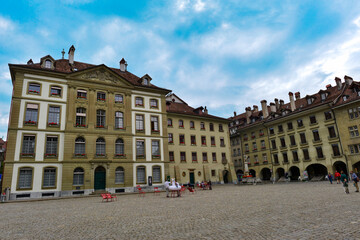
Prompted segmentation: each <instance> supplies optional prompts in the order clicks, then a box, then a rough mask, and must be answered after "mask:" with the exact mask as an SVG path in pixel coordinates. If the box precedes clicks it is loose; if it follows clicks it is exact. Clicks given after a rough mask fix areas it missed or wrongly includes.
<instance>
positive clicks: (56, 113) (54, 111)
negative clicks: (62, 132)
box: [48, 106, 60, 126]
mask: <svg viewBox="0 0 360 240" xmlns="http://www.w3.org/2000/svg"><path fill="white" fill-rule="evenodd" d="M59 124H60V107H54V106H49V116H48V125H49V126H58V125H59Z"/></svg>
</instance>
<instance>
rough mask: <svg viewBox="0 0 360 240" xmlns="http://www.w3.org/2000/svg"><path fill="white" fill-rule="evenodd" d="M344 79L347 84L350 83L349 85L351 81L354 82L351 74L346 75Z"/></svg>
mask: <svg viewBox="0 0 360 240" xmlns="http://www.w3.org/2000/svg"><path fill="white" fill-rule="evenodd" d="M344 79H345V82H346V84H347V85H349V86H350V85H351V83H352V82H353V79H352V77H349V76H346V75H345V77H344Z"/></svg>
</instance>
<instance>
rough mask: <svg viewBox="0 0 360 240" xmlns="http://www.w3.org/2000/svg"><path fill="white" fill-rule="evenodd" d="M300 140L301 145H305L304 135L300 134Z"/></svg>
mask: <svg viewBox="0 0 360 240" xmlns="http://www.w3.org/2000/svg"><path fill="white" fill-rule="evenodd" d="M300 140H301V143H302V144H305V143H306V136H305V133H300Z"/></svg>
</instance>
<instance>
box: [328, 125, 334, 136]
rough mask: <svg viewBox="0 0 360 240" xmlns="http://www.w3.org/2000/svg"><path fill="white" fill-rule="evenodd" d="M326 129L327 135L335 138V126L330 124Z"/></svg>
mask: <svg viewBox="0 0 360 240" xmlns="http://www.w3.org/2000/svg"><path fill="white" fill-rule="evenodd" d="M328 130H329V137H330V138H335V137H336V133H335V128H334V127H333V126H331V127H328Z"/></svg>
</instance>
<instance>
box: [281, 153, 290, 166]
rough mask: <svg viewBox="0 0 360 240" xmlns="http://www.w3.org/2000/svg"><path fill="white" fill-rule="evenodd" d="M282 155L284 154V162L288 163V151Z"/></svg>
mask: <svg viewBox="0 0 360 240" xmlns="http://www.w3.org/2000/svg"><path fill="white" fill-rule="evenodd" d="M282 155H283V159H284V163H288V162H289V159H288V155H287V153H286V152H284V153H283V154H282Z"/></svg>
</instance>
